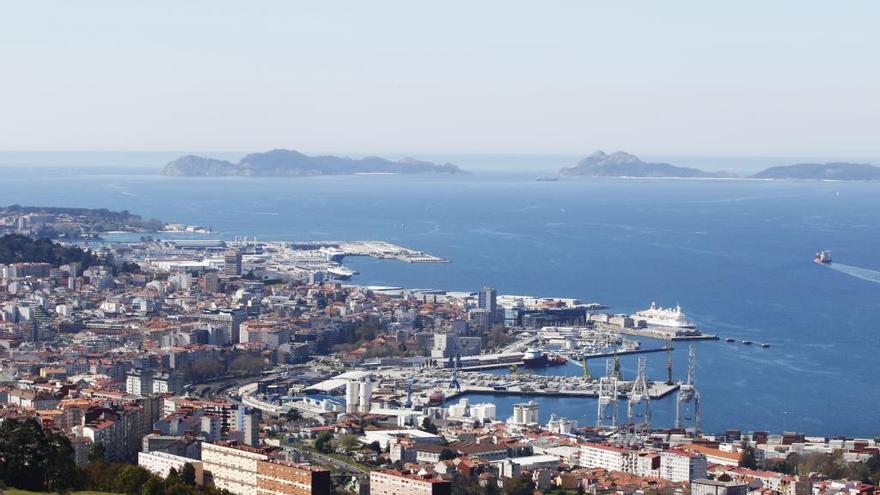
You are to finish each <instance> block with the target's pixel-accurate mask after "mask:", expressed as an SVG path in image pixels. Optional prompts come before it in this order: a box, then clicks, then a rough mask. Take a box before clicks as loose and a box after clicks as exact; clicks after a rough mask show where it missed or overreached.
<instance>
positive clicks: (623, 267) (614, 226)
mask: <svg viewBox="0 0 880 495" xmlns="http://www.w3.org/2000/svg"><path fill="white" fill-rule="evenodd" d="M61 162H63V160H61ZM76 165H77V167H75V168H74V167H68V166H64V165H63V163H62V164H57V163H56V164H53V165H52V166H25V164H17V162H16V161H15V159H14V157H13V159H8V160H7V161H6V162H5V164H4V166H3V168H2V170H3V171H4V174H5V179H4V181H3V183H4V184H3V186H4V187H3V193H2V200H0V203H2V204H11V203H19V204H26V205H52V206H82V207H105V208H111V209H116V210H120V209H127V210H129V211H131V212H134V213H137V214H140V215H143V216H146V217H153V218H159V219H161V220H164V221H168V222H181V223H191V224H199V225H205V226H210V227H212V228H213V229H214V230H215V231H216V233H215V234H213V235H212V236H211V237H222V238H231V237H233V236H241V235H247V236H256V237H257V239H258V240H259V239H267V240H268V239H382V240H388V241H391V242H395V243H399V244H402V245H405V246H408V247H412V248H416V249H420V250H424V251H427V252H430V253H432V254H435V255H438V256H442V257H445V258H449V259H450V260H452V263H450V264H445V265H408V264H405V263H400V262H396V261H385V260H382V261H380V260H372V259H349V260H347V263H348V264H350V265H351V266H353V267H354V268H356V269H358V270H359V271H360V272H361V275H359V276H358V277H356V279H355V282H357V283H362V284H381V285H395V286H406V287H420V288H437V289H449V290H477V289H478V288H479V287H481V286H484V285H489V286H493V287H496V288H497V289H498V291H499V292H500V293H503V294H530V295H543V296H560V297H562V296H564V297H577V298H580V299H582V300H584V301H588V302H593V301H595V302H601V303H605V304H608V305H610V306H611V307H612V311H615V312H629V311H633V310H636V309H640V308H644V307H646V306H648V305H649V304H650V303H651V301H654V300H656V301H657V303H658V304H660V305H663V306H674V305H675V304H677V303H680V304H681V305H682V307H683V309H684V310H685V312H686V313H687V314H688V315H689V316H690V317H691V318H692V319H693V320H695V321H696V322H697V323H698V324H699V325H700V326H701V327H702V328H704V329H706V330H708V331H710V332H713V333H717V334H719V335H720V336H722V337H733V338H736V339H737V340H752V341H759V342H767V343H769V344H770V345H771V347H770V348H768V349H764V348H760V347H757V346H750V347H748V346H744V345H742V344H728V343H725V342H724V341H723V340H721V341H709V342H700V343H698V344H696V346H697V368H696V383H697V387H698V389H699V390H700V393H701V395H702V399H703V428H704V430H706V431H721V430H724V429H727V428H740V429H743V430H771V431H776V432H779V431H783V430H793V431H801V432H805V433H808V434H824V435H838V434H840V435H851V436H876V435H878V434H880V429H878V424H880V393H877V390H878V388H877V382H878V380H880V370H878V366H877V363H878V356H880V353H878V351H880V334H878V328H880V324H878V315H880V184H873V183H832V182H763V181H742V180H635V179H584V180H560V181H558V182H536V181H535V180H534V178H535V175H537V174H528V173H526V174H523V173H520V174H505V173H500V172H494V173H490V172H487V173H479V174H474V175H470V176H461V177H433V176H431V177H427V176H425V177H403V176H343V177H315V178H283V179H278V178H272V179H264V178H200V179H189V178H168V177H161V176H158V175H155V173H154V172H153V171H154V170H155V169H157V168H158V167H159V165H161V163H160V164H159V165H157V166H156V167H152V168H144V167H141V166H131V165H130V164H129V165H126V166H119V167H111V166H102V167H89V166H88V164H83V163H76ZM820 248H821V249H831V250H832V251H833V253H834V258H835V260H836V261H838V262H839V265H836V266H834V265H832V266H834V267H835V268H837V269H830V268H829V267H825V266H820V265H817V264H815V263H813V262H812V257H813V254H814V253H815V252H816V251H817V250H818V249H820ZM645 345H660V343H657V342H653V343H652V342H649V341H646V342H645ZM673 354H674V374H675V376H676V377H677V378H683V377H684V375H685V373H686V361H687V359H686V358H687V345H686V344H678V345H677V346H676V350H675V351H674V352H673ZM635 359H636V358H634V357H626V358H623V359H622V364H623V368H624V373H625V374H630V375H631V374H633V373H634V371H635V366H636V363H635ZM665 361H666V356H665V354H663V353H657V354H649V355H648V368H649V374H650V375H651V376H652V377H654V378H656V379H663V378H664V376H665ZM602 369H604V363H603V362H599V361H597V362H592V363H591V371H592V372H593V373H599V372H600V371H601V370H602ZM545 372H549V373H565V374H580V373H581V370H580V368H578V367H576V366H571V365H569V366H565V367H557V368H551V369H548V370H547V371H545ZM471 400H472V401H484V400H485V401H494V402H495V403H496V404H497V405H498V409H499V415H500V416H502V417H505V416H507V415H509V414H510V413H511V409H512V404H513V403H515V402H520V401H522V400H523V398H521V397H509V396H507V397H492V396H476V397H471ZM540 403H541V418H542V420H546V419H547V418H549V415H550V414H551V413H555V414H558V415H562V416H566V417H569V418H572V419H576V420H578V421H579V422H580V423H581V424H591V423H593V422H594V421H595V416H596V411H595V408H596V405H595V401H593V400H590V399H570V398H566V399H553V398H548V399H542V400H541V401H540ZM654 411H655V414H654V419H655V424H656V425H658V426H665V425H669V424H670V423H671V421H672V417H673V411H674V401H673V399H672V398H667V399H664V400H660V401H655V403H654Z"/></svg>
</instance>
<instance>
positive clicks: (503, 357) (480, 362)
mask: <svg viewBox="0 0 880 495" xmlns="http://www.w3.org/2000/svg"><path fill="white" fill-rule="evenodd" d="M666 350H667V348H666V347H656V348H650V349H626V350H621V351H617V352H613V351H611V352H599V353H595V354H587V355H584V356H582V357H581V359H586V360H587V361H589V360H591V359H601V358H609V357H614V356H615V355H616V356H626V355H632V354H650V353H654V352H664V351H666ZM669 350H671V349H669ZM524 354H525V353H523V352H508V353H499V354H482V355H480V356H467V357H469V358H478V359H476V361H477V362H475V363H474V362H472V361H475V360H474V359H467V358H466V357H462V358H461V366H460V367H459V369H460V370H462V371H475V370H488V369H495V368H504V367H506V366H510V365H516V366H522V365H523V361H522V357H523V355H524ZM548 354H558V355H562V357H564V358H565V360H566V361H568V362H570V363H572V364H575V365H577V366H582V364H581V362H580V361H578V360H577V359H574V358H571V357H568V356H564V355H563V354H562V352H561V351H551V352H549V353H548ZM442 364H444V365H445V364H446V363H442ZM550 366H552V365H550Z"/></svg>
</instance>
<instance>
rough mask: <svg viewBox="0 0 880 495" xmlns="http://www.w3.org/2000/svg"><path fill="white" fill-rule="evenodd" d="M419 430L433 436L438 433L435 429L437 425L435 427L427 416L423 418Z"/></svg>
mask: <svg viewBox="0 0 880 495" xmlns="http://www.w3.org/2000/svg"><path fill="white" fill-rule="evenodd" d="M420 429H421V430H422V431H426V432H428V433H433V434H435V435H436V434H437V432H438V431H439V430H438V429H437V425H435V424H434V422H433V421H431V418H429V417H427V416H426V417H425V419H423V420H422V427H421V428H420Z"/></svg>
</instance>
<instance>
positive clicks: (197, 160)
mask: <svg viewBox="0 0 880 495" xmlns="http://www.w3.org/2000/svg"><path fill="white" fill-rule="evenodd" d="M431 173H433V174H463V173H466V172H465V171H463V170H462V169H460V168H458V167H457V166H455V165H453V164H451V163H444V164H437V163H432V162H427V161H420V160H416V159H413V158H404V159H401V160H397V161H391V160H387V159H385V158H379V157H375V156H371V157H365V158H359V159H354V158H347V157H338V156H330V155H323V156H309V155H305V154H303V153H300V152H298V151H293V150H283V149H277V150H272V151H267V152H264V153H252V154H249V155H247V156H245V157H244V158H242V159H241V160H239V161H238V162H237V163H233V162H230V161H227V160H217V159H214V158H206V157H202V156H196V155H186V156H182V157H180V158H178V159H177V160H174V161H172V162H170V163H168V164H167V165H165V167H164V168H163V169H162V175H169V176H177V177H215V176H243V177H296V176H315V175H352V174H431Z"/></svg>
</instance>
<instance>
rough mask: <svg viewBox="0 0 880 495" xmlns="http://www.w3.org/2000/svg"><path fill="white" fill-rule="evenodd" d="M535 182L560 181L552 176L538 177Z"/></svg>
mask: <svg viewBox="0 0 880 495" xmlns="http://www.w3.org/2000/svg"><path fill="white" fill-rule="evenodd" d="M535 180H536V181H538V182H556V181H558V180H559V177H553V176H550V175H542V176H540V177H536V178H535Z"/></svg>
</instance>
